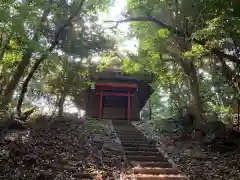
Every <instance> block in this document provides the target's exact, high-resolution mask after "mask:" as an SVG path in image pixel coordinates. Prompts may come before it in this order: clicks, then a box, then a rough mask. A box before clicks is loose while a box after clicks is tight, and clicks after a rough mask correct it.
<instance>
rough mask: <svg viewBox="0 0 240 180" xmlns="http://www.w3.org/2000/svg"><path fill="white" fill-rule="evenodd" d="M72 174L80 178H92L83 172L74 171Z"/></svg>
mask: <svg viewBox="0 0 240 180" xmlns="http://www.w3.org/2000/svg"><path fill="white" fill-rule="evenodd" d="M72 176H73V177H76V178H81V179H82V178H89V179H92V177H91V176H90V175H89V174H87V173H85V172H75V173H73V174H72Z"/></svg>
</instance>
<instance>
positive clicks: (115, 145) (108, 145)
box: [103, 143, 124, 152]
mask: <svg viewBox="0 0 240 180" xmlns="http://www.w3.org/2000/svg"><path fill="white" fill-rule="evenodd" d="M103 149H108V150H110V151H115V152H123V151H124V150H123V147H122V145H121V144H120V143H104V144H103Z"/></svg>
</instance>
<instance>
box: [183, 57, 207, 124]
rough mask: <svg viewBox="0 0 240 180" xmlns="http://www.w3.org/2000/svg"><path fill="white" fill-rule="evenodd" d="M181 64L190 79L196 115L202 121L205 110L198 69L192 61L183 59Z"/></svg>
mask: <svg viewBox="0 0 240 180" xmlns="http://www.w3.org/2000/svg"><path fill="white" fill-rule="evenodd" d="M181 64H182V68H183V70H184V72H185V74H186V75H187V78H188V81H189V86H190V91H191V94H192V98H193V105H194V110H195V116H196V118H197V120H199V121H200V120H202V118H201V113H202V112H203V109H202V102H201V96H200V90H199V81H198V76H197V70H196V67H195V65H194V63H193V62H192V61H184V60H183V59H181Z"/></svg>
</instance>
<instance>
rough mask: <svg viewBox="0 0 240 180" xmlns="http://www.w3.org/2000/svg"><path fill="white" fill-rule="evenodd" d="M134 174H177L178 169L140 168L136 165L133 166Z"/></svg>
mask: <svg viewBox="0 0 240 180" xmlns="http://www.w3.org/2000/svg"><path fill="white" fill-rule="evenodd" d="M133 173H134V174H149V175H161V174H171V175H176V174H179V172H178V170H177V169H175V168H146V167H145V168H142V167H136V168H133Z"/></svg>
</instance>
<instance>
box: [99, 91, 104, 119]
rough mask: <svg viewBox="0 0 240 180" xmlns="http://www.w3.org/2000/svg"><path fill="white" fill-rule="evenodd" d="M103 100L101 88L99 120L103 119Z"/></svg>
mask: <svg viewBox="0 0 240 180" xmlns="http://www.w3.org/2000/svg"><path fill="white" fill-rule="evenodd" d="M102 100H103V90H101V93H100V100H99V116H98V119H99V120H101V119H102Z"/></svg>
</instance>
